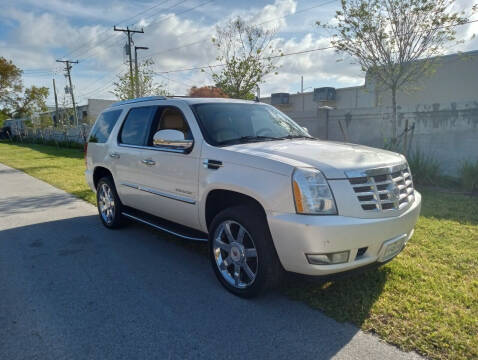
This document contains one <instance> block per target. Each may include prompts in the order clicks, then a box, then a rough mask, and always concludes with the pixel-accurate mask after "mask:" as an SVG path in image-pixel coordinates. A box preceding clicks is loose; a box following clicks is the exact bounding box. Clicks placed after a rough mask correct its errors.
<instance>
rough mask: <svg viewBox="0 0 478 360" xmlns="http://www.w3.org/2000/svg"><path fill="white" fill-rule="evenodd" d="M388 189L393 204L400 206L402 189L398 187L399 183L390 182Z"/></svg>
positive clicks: (389, 198)
mask: <svg viewBox="0 0 478 360" xmlns="http://www.w3.org/2000/svg"><path fill="white" fill-rule="evenodd" d="M387 190H388V200H390V201H392V202H393V205H394V206H395V207H396V208H398V205H399V201H400V189H399V188H398V185H397V184H395V183H394V182H392V183H390V185H388V186H387Z"/></svg>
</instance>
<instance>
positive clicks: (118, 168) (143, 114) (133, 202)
mask: <svg viewBox="0 0 478 360" xmlns="http://www.w3.org/2000/svg"><path fill="white" fill-rule="evenodd" d="M157 109H158V107H157V106H140V107H133V108H131V109H130V110H129V111H128V114H127V115H126V117H125V119H124V121H123V123H122V124H121V127H120V129H119V132H118V136H117V139H115V140H114V141H112V146H111V149H110V153H109V156H110V158H111V160H110V161H111V164H112V165H111V167H112V169H113V173H114V178H115V184H116V188H117V191H118V195H119V197H120V199H121V202H122V203H123V204H124V205H126V206H130V207H133V208H135V209H139V210H144V208H143V206H142V204H143V202H144V199H143V198H144V197H146V196H147V194H145V193H144V192H142V191H141V190H140V189H139V185H140V184H141V183H142V182H143V181H142V178H143V177H144V176H145V174H144V170H145V167H144V165H143V163H142V160H143V159H144V158H145V155H144V154H143V151H144V150H143V149H144V146H145V144H146V141H147V137H148V134H149V131H150V128H151V121H152V119H153V116H154V114H155V112H156V111H157Z"/></svg>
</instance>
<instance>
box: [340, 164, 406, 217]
mask: <svg viewBox="0 0 478 360" xmlns="http://www.w3.org/2000/svg"><path fill="white" fill-rule="evenodd" d="M347 177H348V179H349V182H350V184H351V185H352V188H353V190H354V192H355V194H357V199H358V201H359V202H360V205H361V206H362V209H363V210H365V211H388V210H400V209H403V208H405V207H407V206H408V205H409V204H411V203H412V202H413V200H414V199H415V196H414V188H413V180H412V175H411V173H410V169H409V167H408V165H407V164H401V165H396V166H390V167H385V168H377V169H369V170H365V171H350V172H347Z"/></svg>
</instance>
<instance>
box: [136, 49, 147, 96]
mask: <svg viewBox="0 0 478 360" xmlns="http://www.w3.org/2000/svg"><path fill="white" fill-rule="evenodd" d="M148 49H149V48H148V47H146V46H135V47H134V75H135V77H136V97H139V76H138V75H139V71H138V50H148Z"/></svg>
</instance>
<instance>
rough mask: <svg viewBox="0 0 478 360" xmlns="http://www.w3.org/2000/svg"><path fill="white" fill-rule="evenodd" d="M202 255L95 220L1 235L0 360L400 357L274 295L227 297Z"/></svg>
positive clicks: (136, 229) (152, 234)
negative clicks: (64, 359) (250, 297)
mask: <svg viewBox="0 0 478 360" xmlns="http://www.w3.org/2000/svg"><path fill="white" fill-rule="evenodd" d="M49 199H50V200H49V201H52V200H51V196H50V197H49ZM42 201H43V200H41V199H40V200H38V199H37V200H36V203H35V201H34V200H32V203H31V204H30V205H29V206H41V204H42ZM45 201H46V200H45ZM54 201H55V200H54ZM56 201H59V202H62V201H64V200H63V199H62V198H61V197H58V198H57V199H56ZM65 201H66V200H65ZM50 205H51V203H50ZM2 206H5V204H3V205H2ZM205 252H206V246H205V244H195V243H187V242H184V241H182V240H177V239H176V238H174V237H170V236H168V237H166V236H165V235H164V234H163V233H159V232H156V231H152V230H150V229H149V228H146V227H144V226H141V225H137V224H129V225H128V226H126V227H125V228H123V229H121V230H114V231H112V230H107V229H105V228H104V227H103V226H102V225H101V224H100V221H99V219H98V217H97V216H85V217H76V218H70V219H65V220H58V221H51V222H44V223H39V224H34V225H28V226H23V227H16V228H11V229H8V230H3V231H1V232H0V270H1V271H0V292H1V294H2V296H1V300H0V309H1V311H0V339H1V343H0V345H2V346H1V349H3V350H1V352H2V353H3V355H4V356H3V357H4V358H8V359H17V358H27V357H32V358H78V359H83V358H101V359H117V358H125V359H131V358H143V359H150V358H161V359H162V358H168V359H197V358H198V359H202V358H204V359H206V358H207V359H209V358H220V359H248V358H257V359H269V358H274V359H291V358H294V359H312V358H319V359H328V358H332V357H334V356H338V357H339V358H368V359H374V358H377V359H379V358H386V357H387V354H385V353H384V351H396V350H387V349H389V348H390V347H387V346H386V345H384V344H382V343H379V342H377V341H376V339H375V338H374V337H372V336H369V335H364V334H363V333H361V332H359V331H358V329H357V328H356V327H355V326H353V325H350V324H348V323H338V322H336V321H335V320H333V319H331V318H329V317H327V316H325V315H324V314H323V313H321V312H319V311H315V310H313V309H311V308H310V307H308V306H305V305H304V304H302V303H300V302H295V301H291V300H290V299H289V298H287V297H286V296H283V295H282V294H281V292H273V293H269V294H266V295H265V296H262V297H260V298H256V299H252V300H245V299H241V298H238V297H235V296H233V295H231V294H229V293H228V292H227V291H225V290H224V289H223V288H222V287H221V286H220V284H219V283H218V282H217V280H216V279H215V277H214V274H213V272H212V270H211V269H210V265H209V261H208V258H207V256H205ZM377 279H378V280H381V278H380V277H378V278H377ZM384 280H385V278H383V281H384ZM301 284H302V285H301V286H304V284H305V283H301ZM382 286H383V283H382V281H379V282H378V283H377V284H376V289H370V288H365V289H364V293H366V292H370V291H371V292H379V291H380V289H381V288H382ZM348 300H352V301H353V299H348ZM348 300H347V299H342V300H340V302H339V304H345V303H346V302H347V301H348ZM364 304H365V305H367V306H369V305H370V304H369V303H367V302H364V303H362V305H364ZM367 342H371V343H370V344H369V346H366V345H367ZM372 342H377V343H376V344H375V343H372ZM364 344H365V345H364ZM371 349H372V350H373V351H371Z"/></svg>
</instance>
